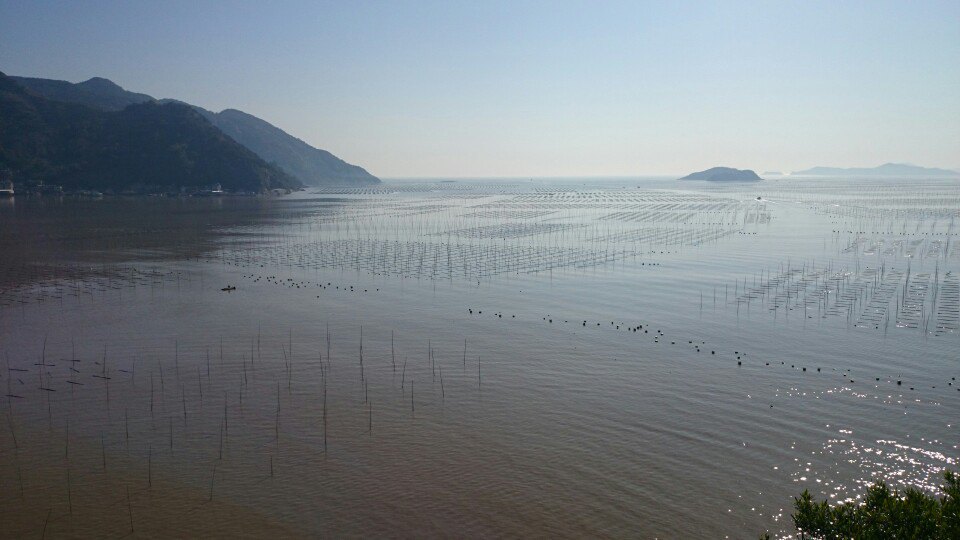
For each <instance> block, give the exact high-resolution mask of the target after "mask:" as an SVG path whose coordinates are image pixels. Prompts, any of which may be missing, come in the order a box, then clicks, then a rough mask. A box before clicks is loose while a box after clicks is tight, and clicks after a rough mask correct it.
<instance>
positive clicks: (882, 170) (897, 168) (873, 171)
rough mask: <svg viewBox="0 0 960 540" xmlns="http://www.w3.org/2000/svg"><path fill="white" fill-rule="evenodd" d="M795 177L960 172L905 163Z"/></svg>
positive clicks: (825, 169) (824, 169)
mask: <svg viewBox="0 0 960 540" xmlns="http://www.w3.org/2000/svg"><path fill="white" fill-rule="evenodd" d="M791 175H796V176H937V177H944V176H946V177H949V176H960V172H957V171H950V170H947V169H937V168H930V167H919V166H917V165H908V164H905V163H884V164H883V165H880V166H879V167H871V168H868V167H854V168H848V169H844V168H840V167H813V168H812V169H806V170H803V171H796V172H793V173H791Z"/></svg>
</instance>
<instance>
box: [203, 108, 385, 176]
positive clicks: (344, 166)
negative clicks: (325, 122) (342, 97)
mask: <svg viewBox="0 0 960 540" xmlns="http://www.w3.org/2000/svg"><path fill="white" fill-rule="evenodd" d="M197 110H198V111H199V112H200V114H202V115H203V116H204V117H206V119H207V120H209V121H210V123H211V124H213V125H215V126H217V127H218V128H220V129H221V130H222V131H223V132H224V133H226V134H227V135H229V136H230V137H232V138H233V140H235V141H237V142H238V143H240V144H242V145H244V146H246V147H247V148H249V149H250V150H253V151H254V152H255V153H256V154H257V155H258V156H260V157H261V158H263V159H264V160H265V161H267V162H269V163H275V164H277V165H279V166H280V167H281V168H282V169H283V170H285V171H287V172H288V173H290V174H291V175H293V176H295V177H297V178H299V179H300V181H302V182H303V183H305V184H349V185H368V184H376V183H379V182H380V179H379V178H377V177H376V176H373V175H372V174H370V173H368V172H367V171H366V170H364V169H363V168H362V167H358V166H357V165H351V164H349V163H347V162H346V161H343V160H342V159H340V158H338V157H337V156H335V155H333V154H331V153H330V152H327V151H326V150H320V149H319V148H314V147H312V146H310V145H309V144H307V143H305V142H303V141H301V140H300V139H298V138H296V137H294V136H292V135H289V134H287V133H286V132H285V131H283V130H282V129H280V128H278V127H276V126H274V125H272V124H270V123H269V122H266V121H265V120H261V119H260V118H257V117H256V116H253V115H251V114H247V113H245V112H243V111H238V110H236V109H226V110H224V111H222V112H220V113H214V112H211V111H207V110H204V109H201V108H199V107H197Z"/></svg>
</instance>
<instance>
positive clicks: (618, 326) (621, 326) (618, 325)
mask: <svg viewBox="0 0 960 540" xmlns="http://www.w3.org/2000/svg"><path fill="white" fill-rule="evenodd" d="M467 313H469V314H470V315H471V316H472V315H482V314H483V310H479V309H478V310H474V309H473V308H467ZM503 315H504V314H503V312H500V311H496V312H494V313H493V317H494V318H497V319H502V318H503ZM516 317H517V316H516V315H515V314H513V315H510V318H511V319H516ZM541 320H542V321H545V322H547V323H548V324H553V322H554V317H553V316H551V315H546V316H543V317H541ZM557 322H558V323H559V322H560V319H559V318H558V319H557ZM563 323H565V324H570V319H564V320H563ZM588 323H589V324H588ZM573 324H580V326H581V327H584V328H589V327H594V328H595V327H597V326H604V325H603V323H601V322H596V326H594V322H593V321H588V320H586V319H583V320H575V321H574V322H573ZM609 326H612V327H613V329H614V330H622V331H626V332H632V333H639V332H640V331H643V333H644V334H648V333H649V332H650V328H649V324H648V325H647V326H648V327H647V328H644V325H643V324H637V325H636V326H634V325H632V324H631V325H628V324H626V323H624V322H616V321H610V324H609ZM654 332H655V333H654V338H653V342H654V343H661V342H660V339H661V338H664V339H666V334H665V333H663V331H661V330H659V329H658V330H654ZM664 343H665V341H664ZM706 343H707V342H706V341H702V340H701V341H694V340H687V344H688V345H692V346H693V348H694V350H696V352H697V353H700V352H703V351H702V350H701V348H700V347H701V345H706ZM670 344H671V345H676V344H677V342H676V341H675V340H673V341H670ZM710 354H711V355H716V354H717V351H716V350H715V349H713V350H710ZM721 355H722V353H721ZM733 356H734V357H735V358H736V360H737V366H742V365H743V357H745V356H747V353H746V352H745V351H733ZM769 365H770V362H769V361H767V362H764V366H769ZM780 365H782V366H786V362H785V361H781V362H780ZM790 368H791V369H800V371H801V372H804V373H805V372H806V371H807V367H806V366H800V367H797V365H796V364H790ZM811 369H812V368H811ZM822 369H823V368H822V367H817V368H816V370H817V373H820V372H821V371H822ZM832 370H833V371H838V369H837V368H832ZM841 373H842V374H843V375H844V377H845V378H846V379H847V380H848V382H849V383H850V384H854V383H855V382H856V381H855V380H854V379H853V378H851V370H850V369H849V368H847V369H843V370H842V371H841ZM880 380H881V377H874V382H879V381H880ZM895 380H896V385H897V386H903V378H902V375H901V376H899V377H897V378H896V379H895ZM956 380H957V378H956V377H955V376H953V377H951V378H950V380H949V381H946V383H947V386H950V387H952V386H953V383H954V382H956ZM888 382H891V383H893V382H894V379H892V378H890V379H888ZM908 387H909V389H910V390H914V389H915V387H914V386H908ZM935 388H936V385H932V386H931V389H935ZM957 391H958V392H960V387H957ZM771 407H772V405H771Z"/></svg>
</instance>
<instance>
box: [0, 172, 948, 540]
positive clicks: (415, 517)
mask: <svg viewBox="0 0 960 540" xmlns="http://www.w3.org/2000/svg"><path fill="white" fill-rule="evenodd" d="M957 221H960V185H958V184H957V182H956V181H952V182H951V181H936V180H929V181H927V180H924V181H920V182H917V181H909V182H907V181H896V180H889V181H850V180H843V181H840V180H802V179H800V180H798V179H793V180H789V181H787V180H784V181H767V182H763V183H761V184H756V185H748V184H737V185H710V184H707V183H682V182H677V181H672V180H656V179H639V180H633V179H623V180H602V181H599V180H597V181H594V180H585V179H581V180H566V181H556V182H539V181H486V182H482V181H458V182H434V181H430V182H413V181H406V182H395V183H388V184H384V185H383V186H380V187H376V188H371V189H362V190H333V189H329V190H318V189H314V190H309V191H306V192H302V193H297V194H295V195H293V196H290V197H284V198H276V199H208V200H202V199H192V200H169V199H119V200H116V199H103V200H76V199H63V200H51V199H42V200H41V199H16V200H2V201H0V249H2V253H3V255H2V258H0V355H2V360H0V361H2V362H3V366H2V367H3V370H2V371H0V374H2V380H0V382H2V384H3V386H4V390H5V392H4V394H5V396H4V397H3V398H2V404H3V413H4V414H3V416H5V418H4V419H3V420H4V424H6V426H4V429H2V430H0V453H2V454H3V459H2V464H0V481H2V485H3V489H2V491H0V534H2V535H3V536H38V537H39V536H41V535H42V534H48V535H51V536H70V535H76V536H83V535H91V534H95V535H98V536H104V535H116V536H123V535H125V534H127V533H128V532H129V531H130V530H131V529H133V531H134V533H135V535H136V534H139V535H144V536H148V535H152V534H174V535H176V534H180V535H190V534H198V533H202V534H209V535H216V534H222V535H225V536H226V535H229V536H234V535H250V536H262V535H264V534H275V535H279V536H298V535H329V536H334V535H336V536H361V535H382V536H385V535H391V536H461V535H470V536H480V535H490V536H493V535H497V536H521V535H542V534H549V535H555V536H576V537H582V536H604V537H645V538H653V537H661V538H676V537H723V536H729V537H736V538H739V537H756V535H757V534H759V533H761V532H763V531H771V532H772V533H774V534H777V535H783V534H786V533H788V532H789V531H790V530H791V529H792V524H791V522H790V517H789V514H790V508H791V504H792V497H793V496H794V495H796V494H798V493H799V492H800V491H802V490H803V489H804V488H806V489H810V490H811V492H814V493H816V494H817V495H818V496H819V497H830V498H832V499H833V500H835V501H841V500H847V499H851V498H852V499H856V498H857V497H859V496H861V494H862V493H863V489H864V486H865V485H867V484H869V483H871V482H873V481H876V480H878V479H884V480H886V481H888V482H889V483H892V484H894V485H896V486H907V485H911V486H918V487H921V488H923V489H929V490H936V488H937V485H938V483H939V480H940V475H941V473H942V471H943V470H944V469H945V468H953V469H954V470H955V469H956V468H957V459H958V456H960V450H958V444H960V435H958V430H957V425H956V424H957V422H958V421H960V392H958V389H960V387H958V383H957V381H956V380H955V378H956V377H957V376H960V365H958V356H960V329H958V316H960V291H958V272H960V245H958V240H960V238H958V235H960V226H958V224H957ZM228 285H230V286H235V287H236V290H234V291H230V292H225V291H221V289H222V288H224V287H226V286H228ZM44 529H45V532H44Z"/></svg>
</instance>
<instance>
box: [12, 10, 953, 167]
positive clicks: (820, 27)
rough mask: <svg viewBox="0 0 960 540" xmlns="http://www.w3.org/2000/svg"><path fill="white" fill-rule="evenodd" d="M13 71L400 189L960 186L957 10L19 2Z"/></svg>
mask: <svg viewBox="0 0 960 540" xmlns="http://www.w3.org/2000/svg"><path fill="white" fill-rule="evenodd" d="M0 71H2V72H4V73H6V74H9V75H23V76H34V77H44V78H52V79H63V80H68V81H73V82H80V81H83V80H86V79H89V78H90V77H94V76H99V77H106V78H108V79H111V80H112V81H114V82H116V83H117V84H120V85H121V86H123V87H124V88H126V89H128V90H133V91H137V92H143V93H146V94H150V95H152V96H154V97H158V98H177V99H181V100H184V101H187V102H189V103H193V104H195V105H200V106H202V107H204V108H207V109H211V110H215V111H219V110H222V109H225V108H234V109H240V110H243V111H246V112H248V113H250V114H253V115H256V116H259V117H261V118H263V119H265V120H267V121H269V122H271V123H272V124H274V125H276V126H278V127H280V128H281V129H283V130H285V131H287V132H288V133H290V134H292V135H294V136H297V137H299V138H301V139H303V140H305V141H307V142H308V143H310V144H312V145H314V146H316V147H319V148H323V149H325V150H329V151H331V152H333V153H334V154H336V155H337V156H339V157H341V158H343V159H345V160H347V161H349V162H351V163H355V164H358V165H361V166H363V167H365V168H366V169H367V170H369V171H370V172H372V173H373V174H375V175H377V176H380V177H387V178H389V177H538V178H542V177H551V176H563V177H575V176H644V175H675V174H681V173H682V174H686V173H688V172H691V171H695V170H701V169H705V168H708V167H712V166H716V165H724V166H732V167H738V168H750V169H754V170H757V171H758V172H762V171H771V170H777V171H793V170H800V169H805V168H809V167H812V166H817V165H824V166H841V167H855V166H875V165H879V164H881V163H885V162H905V163H913V164H917V165H923V166H930V167H945V168H953V169H960V1H957V0H949V1H945V2H925V1H910V2H907V1H904V2H885V1H880V0H874V1H868V2H856V1H844V2H836V1H829V2H818V1H798V2H779V1H763V2H757V1H745V2H739V1H734V0H731V1H726V2H697V1H682V2H672V1H667V2H642V1H630V2H619V1H616V0H605V1H602V2H597V1H586V2H570V1H560V0H556V1H549V2H527V1H522V0H513V1H507V2H497V1H493V0H484V1H471V2H459V1H453V0H446V1H439V2H428V1H423V2H404V1H400V0H391V1H383V2H363V1H352V0H351V1H341V2H319V1H313V0H309V1H286V2H283V1H276V2H262V1H256V2H202V1H196V0H193V1H185V2H181V1H177V0H164V1H162V2H156V1H152V2H140V1H117V2H108V1H85V0H77V1H63V2H46V1H42V0H29V1H27V0H17V1H12V0H0ZM0 120H2V119H0Z"/></svg>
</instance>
